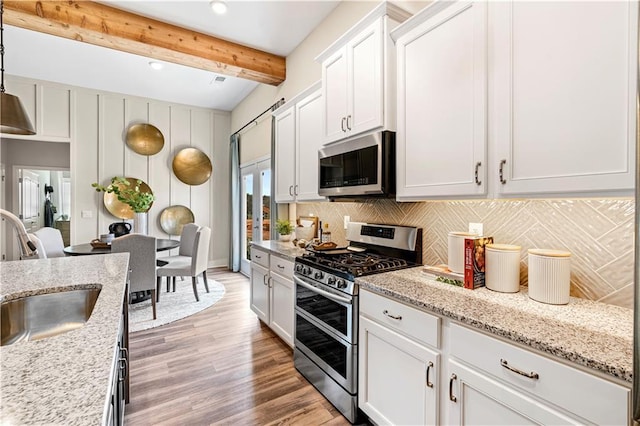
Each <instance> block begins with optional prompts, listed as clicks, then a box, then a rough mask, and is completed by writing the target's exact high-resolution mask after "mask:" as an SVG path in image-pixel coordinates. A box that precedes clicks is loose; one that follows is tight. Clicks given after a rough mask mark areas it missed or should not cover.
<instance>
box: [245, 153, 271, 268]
mask: <svg viewBox="0 0 640 426" xmlns="http://www.w3.org/2000/svg"><path fill="white" fill-rule="evenodd" d="M270 165H271V161H270V160H268V159H267V160H263V161H260V162H258V163H253V164H249V165H246V166H243V167H241V169H240V175H241V177H242V180H241V182H242V183H241V185H242V194H241V197H242V198H241V200H242V212H241V214H242V221H243V223H242V224H241V225H240V227H241V229H242V236H241V244H242V247H241V248H240V253H241V256H242V257H241V259H240V271H241V272H242V273H244V274H245V275H247V276H249V275H250V272H251V269H250V265H249V262H250V261H251V242H252V241H254V242H259V241H265V240H269V239H270V232H271V169H270Z"/></svg>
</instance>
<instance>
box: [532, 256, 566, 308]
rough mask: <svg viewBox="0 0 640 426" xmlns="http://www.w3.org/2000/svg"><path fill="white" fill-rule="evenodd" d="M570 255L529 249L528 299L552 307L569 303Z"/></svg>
mask: <svg viewBox="0 0 640 426" xmlns="http://www.w3.org/2000/svg"><path fill="white" fill-rule="evenodd" d="M570 279H571V253H569V252H568V251H562V250H547V249H529V297H530V298H532V299H533V300H537V301H538V302H543V303H549V304H553V305H566V304H567V303H569V285H570Z"/></svg>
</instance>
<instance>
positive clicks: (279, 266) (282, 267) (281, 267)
mask: <svg viewBox="0 0 640 426" xmlns="http://www.w3.org/2000/svg"><path fill="white" fill-rule="evenodd" d="M276 266H277V267H278V268H280V269H284V266H282V265H280V264H278V265H276Z"/></svg>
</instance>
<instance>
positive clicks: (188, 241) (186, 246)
mask: <svg viewBox="0 0 640 426" xmlns="http://www.w3.org/2000/svg"><path fill="white" fill-rule="evenodd" d="M198 230H200V226H199V225H196V224H195V223H187V224H186V225H184V226H183V227H182V232H180V248H179V249H178V254H175V255H171V256H164V257H161V258H160V260H162V261H165V262H176V261H185V262H191V256H192V255H193V250H194V242H195V240H196V234H197V233H198ZM187 275H188V274H187ZM158 291H160V289H159V288H158ZM167 291H169V279H167ZM158 297H160V295H158Z"/></svg>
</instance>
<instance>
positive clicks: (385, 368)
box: [358, 290, 440, 425]
mask: <svg viewBox="0 0 640 426" xmlns="http://www.w3.org/2000/svg"><path fill="white" fill-rule="evenodd" d="M359 321H360V322H359V330H358V346H359V349H358V351H359V354H358V357H359V358H358V368H359V371H358V406H359V407H360V409H361V410H362V411H364V412H365V413H366V414H367V415H368V416H369V417H370V418H371V419H372V420H373V421H374V422H375V423H377V424H380V425H382V424H385V425H387V424H397V425H418V424H438V389H439V388H440V386H439V374H440V372H439V371H440V354H439V352H438V351H436V350H434V349H435V348H437V347H438V344H439V342H440V339H439V336H440V319H439V318H438V317H436V316H433V315H430V314H428V313H426V312H422V311H419V310H417V309H414V308H411V307H409V306H406V305H403V304H401V303H398V302H396V301H393V300H391V299H388V298H385V297H382V296H379V295H377V294H374V293H371V292H369V291H366V290H361V291H360V318H359ZM432 348H434V349H432Z"/></svg>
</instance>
